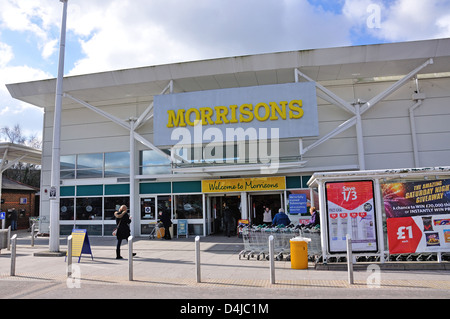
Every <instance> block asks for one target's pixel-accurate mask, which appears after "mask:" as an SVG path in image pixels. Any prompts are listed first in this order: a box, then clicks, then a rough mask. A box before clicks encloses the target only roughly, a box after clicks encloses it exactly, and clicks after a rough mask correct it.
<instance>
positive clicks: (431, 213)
mask: <svg viewBox="0 0 450 319" xmlns="http://www.w3.org/2000/svg"><path fill="white" fill-rule="evenodd" d="M382 192H383V201H384V208H385V212H386V218H387V220H386V224H387V232H388V241H389V252H390V253H391V254H402V253H404V254H406V253H416V252H443V251H450V179H444V180H434V181H413V182H403V183H397V182H396V183H386V184H383V185H382Z"/></svg>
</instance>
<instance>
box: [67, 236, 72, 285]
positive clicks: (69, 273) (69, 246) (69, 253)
mask: <svg viewBox="0 0 450 319" xmlns="http://www.w3.org/2000/svg"><path fill="white" fill-rule="evenodd" d="M70 276H72V235H70V236H69V237H67V278H70Z"/></svg>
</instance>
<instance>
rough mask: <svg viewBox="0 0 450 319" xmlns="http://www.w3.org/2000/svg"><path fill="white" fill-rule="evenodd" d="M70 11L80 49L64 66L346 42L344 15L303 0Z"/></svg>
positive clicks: (167, 1) (121, 64) (127, 4)
mask: <svg viewBox="0 0 450 319" xmlns="http://www.w3.org/2000/svg"><path fill="white" fill-rule="evenodd" d="M95 4H97V5H98V6H95ZM100 5H101V6H100ZM82 12H86V14H88V15H91V16H96V17H97V18H96V19H95V22H94V21H92V20H89V21H90V23H88V24H83V26H80V25H81V24H82V23H81V22H80V21H82V19H83V17H84V16H83V14H82ZM73 15H74V17H73V20H74V21H78V22H75V24H74V25H71V26H70V23H69V24H68V25H69V28H70V29H73V31H74V32H78V33H79V34H81V35H83V36H84V38H82V39H80V43H81V47H82V49H83V53H84V55H85V57H84V58H83V59H80V60H79V61H78V62H77V63H76V65H75V67H74V68H73V69H72V70H71V71H70V74H81V73H91V72H96V71H104V70H111V69H120V68H128V67H138V66H143V65H153V64H163V63H171V62H182V61H188V60H198V59H207V58H217V57H223V56H233V55H246V54H255V53H263V52H274V51H286V50H299V49H304V48H316V47H327V46H338V45H349V44H350V40H349V37H348V32H346V30H348V29H349V27H350V25H349V24H348V23H347V21H346V19H345V18H344V17H342V16H338V15H336V14H333V13H331V12H325V11H323V10H321V9H318V8H315V7H313V6H311V5H310V4H309V3H308V2H306V1H296V0H284V1H280V0H266V1H263V2H262V1H259V0H246V1H240V0H228V1H221V0H196V1H195V5H194V4H193V2H191V1H183V2H180V1H175V0H164V1H161V0H154V1H152V2H145V3H142V2H141V3H139V5H136V3H135V2H132V1H123V0H120V1H117V0H116V1H109V2H108V3H107V4H105V3H104V2H100V1H91V2H89V10H87V8H85V7H84V3H83V4H81V3H80V4H79V5H78V6H77V7H76V8H75V9H74V13H73ZM78 17H80V18H78ZM87 25H89V27H88V26H87ZM79 26H80V27H79ZM336 30H339V31H340V32H336Z"/></svg>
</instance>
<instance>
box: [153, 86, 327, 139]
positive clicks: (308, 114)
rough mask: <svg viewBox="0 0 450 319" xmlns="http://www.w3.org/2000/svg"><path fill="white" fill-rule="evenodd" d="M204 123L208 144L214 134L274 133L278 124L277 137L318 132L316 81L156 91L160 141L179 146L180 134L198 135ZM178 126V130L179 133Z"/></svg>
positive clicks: (156, 128) (217, 136)
mask: <svg viewBox="0 0 450 319" xmlns="http://www.w3.org/2000/svg"><path fill="white" fill-rule="evenodd" d="M199 128H200V134H201V136H200V137H199V136H197V137H196V141H197V142H198V141H201V142H204V143H206V142H209V140H210V139H211V136H215V139H216V141H219V142H222V141H223V142H225V141H233V140H243V139H260V138H263V137H262V136H261V132H265V136H268V138H270V136H269V135H270V134H271V133H272V134H273V132H274V129H275V130H276V133H278V136H277V138H294V137H297V138H298V137H307V136H318V135H319V125H318V112H317V97H316V88H315V84H314V83H311V82H306V83H288V84H280V85H264V86H255V87H243V88H231V89H222V90H209V91H200V92H189V93H179V94H166V95H158V96H155V100H154V144H155V145H157V146H171V145H175V144H177V143H178V142H179V136H180V135H183V134H184V135H186V134H187V133H189V134H190V136H194V135H195V134H197V135H198V134H199V133H198V132H199V130H198V129H199ZM175 130H178V131H177V132H176V133H174V132H175ZM180 130H182V131H180ZM261 130H265V131H261ZM180 132H181V133H180ZM183 132H184V133H183ZM235 132H244V134H235ZM253 132H256V134H252V133H253ZM267 132H269V134H267ZM185 133H186V134H185ZM205 136H207V137H208V138H209V140H208V138H204V137H205ZM266 138H267V137H266Z"/></svg>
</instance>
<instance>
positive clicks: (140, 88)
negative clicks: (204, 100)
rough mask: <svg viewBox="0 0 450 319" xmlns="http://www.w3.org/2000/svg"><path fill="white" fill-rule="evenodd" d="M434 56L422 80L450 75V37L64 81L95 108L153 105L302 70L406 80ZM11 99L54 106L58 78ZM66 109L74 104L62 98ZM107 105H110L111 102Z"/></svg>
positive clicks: (317, 75) (26, 86)
mask: <svg viewBox="0 0 450 319" xmlns="http://www.w3.org/2000/svg"><path fill="white" fill-rule="evenodd" d="M430 58H432V59H433V61H434V63H433V64H430V65H429V66H427V67H426V68H424V69H423V70H422V71H421V72H420V74H419V76H420V75H421V74H422V75H423V74H428V76H436V75H438V76H450V73H449V72H450V39H437V40H427V41H416V42H403V43H391V44H379V45H367V46H354V47H340V48H329V49H316V50H303V51H291V52H281V53H268V54H259V55H250V56H242V57H231V58H220V59H213V60H204V61H196V62H185V63H175V64H167V65H159V66H149V67H142V68H135V69H127V70H118V71H109V72H102V73H95V74H87V75H81V76H71V77H66V78H65V79H64V92H66V93H69V94H70V95H72V96H75V97H76V98H78V99H81V100H83V101H86V102H88V103H91V104H93V105H96V104H99V105H100V104H103V103H105V102H106V103H113V104H115V103H126V102H127V101H130V102H136V100H139V101H149V102H150V101H152V100H153V96H154V95H157V94H160V92H161V91H162V90H163V89H164V88H165V87H166V86H167V83H168V82H169V81H171V80H173V82H174V92H175V93H177V92H190V91H200V90H210V89H220V88H229V87H246V86H256V85H264V84H277V83H287V82H294V72H293V69H295V68H298V69H299V70H300V71H301V72H302V73H303V74H305V75H307V76H308V77H310V78H311V79H313V80H314V81H318V82H322V83H327V82H331V83H330V84H333V83H334V82H343V81H344V83H345V82H349V83H358V82H366V81H377V80H386V78H388V77H396V76H402V75H403V76H404V75H406V74H408V73H409V72H410V71H411V70H413V69H415V68H416V67H417V66H418V65H421V64H422V63H424V62H425V61H426V60H427V59H430ZM7 88H8V90H9V92H10V94H11V96H12V97H13V98H16V99H18V100H21V101H24V102H28V103H30V104H33V105H36V106H39V107H43V108H53V107H54V103H55V88H56V79H50V80H42V81H34V82H26V83H17V84H8V85H7ZM63 100H64V101H63V103H64V104H63V105H70V104H74V103H76V102H74V101H72V100H70V99H63ZM108 101H109V102H108Z"/></svg>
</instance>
